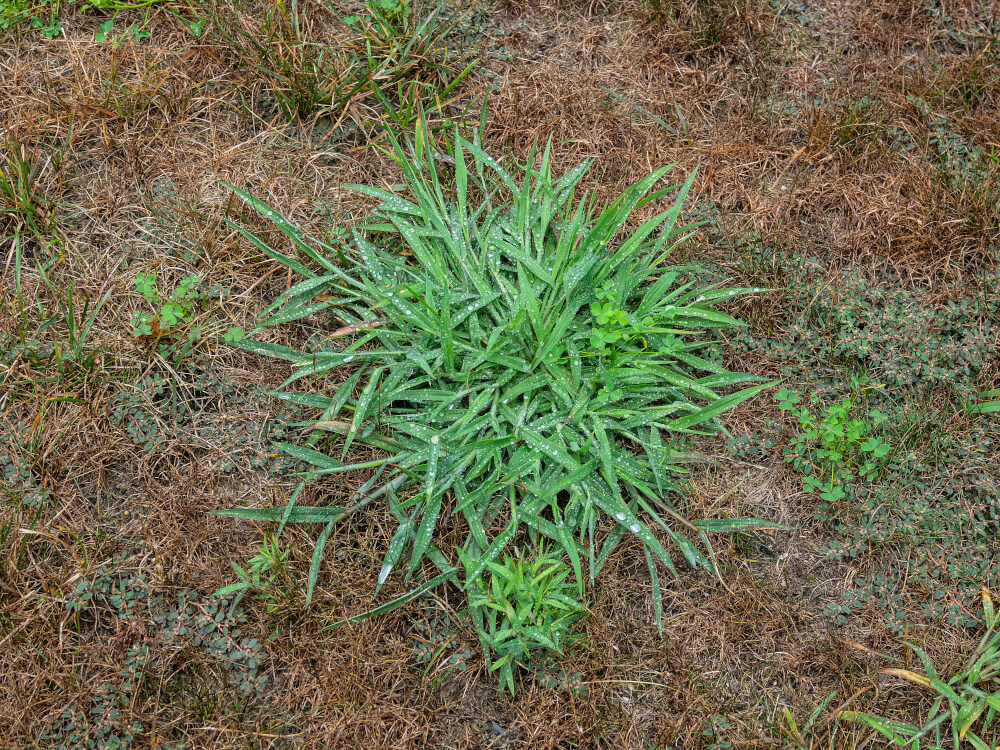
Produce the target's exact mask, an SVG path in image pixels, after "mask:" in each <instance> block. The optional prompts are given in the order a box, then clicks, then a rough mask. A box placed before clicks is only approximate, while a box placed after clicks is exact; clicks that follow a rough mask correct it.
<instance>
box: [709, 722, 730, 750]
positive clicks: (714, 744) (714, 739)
mask: <svg viewBox="0 0 1000 750" xmlns="http://www.w3.org/2000/svg"><path fill="white" fill-rule="evenodd" d="M732 730H733V722H732V721H731V720H730V719H729V718H727V717H725V716H719V715H715V714H713V715H712V716H709V717H708V718H706V719H704V720H702V722H701V736H702V738H703V739H704V741H705V743H706V744H705V745H703V747H705V749H706V750H732V747H733V740H732V739H731V738H730V736H729V733H730V732H731V731H732Z"/></svg>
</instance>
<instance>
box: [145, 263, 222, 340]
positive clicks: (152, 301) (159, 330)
mask: <svg viewBox="0 0 1000 750" xmlns="http://www.w3.org/2000/svg"><path fill="white" fill-rule="evenodd" d="M134 283H135V288H136V290H137V291H138V292H139V294H141V295H142V297H143V299H144V300H146V302H147V303H148V304H149V305H150V307H152V308H153V312H141V311H137V312H135V313H133V315H132V335H133V336H136V337H139V336H160V335H163V334H166V333H170V332H172V331H174V330H176V329H177V328H179V327H181V326H182V325H184V324H185V323H187V322H189V321H190V320H191V318H192V317H193V316H194V313H195V311H196V308H197V307H198V306H199V304H200V303H202V302H204V300H205V298H206V297H207V296H208V294H207V293H206V292H204V291H203V290H202V287H203V284H202V280H201V277H200V276H196V275H194V274H190V275H188V276H185V277H184V278H182V279H181V280H180V281H179V282H178V283H177V286H176V287H175V288H174V291H173V292H172V293H171V294H170V295H169V296H167V297H164V296H163V295H161V294H160V292H159V290H158V289H157V285H156V274H155V273H140V274H136V277H135V281H134Z"/></svg>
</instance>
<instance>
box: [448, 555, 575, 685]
mask: <svg viewBox="0 0 1000 750" xmlns="http://www.w3.org/2000/svg"><path fill="white" fill-rule="evenodd" d="M467 564H472V562H471V561H469V562H467ZM486 567H487V569H488V570H489V572H490V583H489V586H488V587H480V588H477V590H476V591H475V592H474V593H472V594H471V595H470V597H469V606H470V608H471V610H472V614H473V617H474V618H475V619H476V625H477V628H478V630H479V632H480V635H481V638H482V640H483V644H484V646H485V648H486V650H487V664H488V665H489V669H490V671H491V672H498V673H499V676H500V689H501V690H505V689H506V690H508V691H509V692H510V693H511V694H512V695H513V694H514V670H515V669H516V668H517V667H522V668H528V667H530V666H531V665H532V664H534V663H536V662H537V660H538V655H539V653H542V654H551V655H558V656H562V655H563V654H564V652H565V649H566V647H567V646H568V645H570V644H571V643H572V642H573V641H574V640H577V639H578V638H579V636H576V637H574V636H573V635H572V634H571V632H570V631H571V629H572V627H573V625H574V624H575V623H576V622H577V621H578V620H580V618H582V617H583V616H584V615H585V614H586V612H587V608H586V607H585V606H584V605H583V603H582V602H581V601H580V600H579V594H580V587H579V584H577V583H574V582H573V581H570V580H568V579H569V576H570V574H571V573H572V569H571V568H570V566H569V565H568V564H567V563H566V562H565V561H564V560H563V559H562V556H561V555H560V554H552V553H548V554H542V555H540V556H538V557H535V558H530V559H527V560H525V559H514V558H511V557H508V558H505V559H504V561H503V563H502V564H498V563H494V562H489V563H487V564H486Z"/></svg>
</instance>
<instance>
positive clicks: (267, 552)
mask: <svg viewBox="0 0 1000 750" xmlns="http://www.w3.org/2000/svg"><path fill="white" fill-rule="evenodd" d="M290 555H291V550H290V549H289V548H287V547H285V546H283V545H282V544H281V541H280V540H279V538H278V536H277V535H276V534H268V535H266V536H265V537H264V541H263V542H261V543H260V544H259V545H258V547H257V553H256V554H255V555H254V556H253V557H251V558H250V560H248V561H247V566H246V568H244V567H243V566H241V565H240V564H239V563H237V562H235V561H234V562H233V570H234V571H235V572H236V577H237V578H238V579H239V580H238V581H237V582H236V583H232V584H230V585H228V586H223V587H222V588H221V589H219V590H218V591H216V592H215V596H230V595H232V594H235V595H236V596H235V599H234V601H235V602H239V601H240V600H241V599H242V598H243V597H244V596H245V595H246V594H248V593H252V594H254V595H255V596H256V597H258V598H259V599H260V600H261V601H263V602H264V603H265V604H266V605H267V609H268V611H269V612H273V611H274V610H276V609H277V608H278V607H279V606H280V605H281V602H283V601H287V600H288V599H289V598H290V597H291V595H292V593H293V592H292V591H291V590H290V589H289V587H288V586H287V585H286V581H288V580H289V576H288V561H289V557H290Z"/></svg>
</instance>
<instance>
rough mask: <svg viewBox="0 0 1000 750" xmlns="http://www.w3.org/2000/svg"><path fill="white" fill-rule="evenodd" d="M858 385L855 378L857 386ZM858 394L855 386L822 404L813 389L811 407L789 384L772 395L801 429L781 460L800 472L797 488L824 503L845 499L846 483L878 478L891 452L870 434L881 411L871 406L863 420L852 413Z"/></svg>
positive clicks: (887, 446)
mask: <svg viewBox="0 0 1000 750" xmlns="http://www.w3.org/2000/svg"><path fill="white" fill-rule="evenodd" d="M863 383H864V381H861V380H858V381H856V385H857V386H859V387H860V386H862V385H863ZM858 395H859V391H858V389H855V393H854V394H853V395H849V396H845V397H844V398H842V399H841V400H839V401H837V402H835V403H833V404H831V405H829V406H826V407H823V406H821V405H820V403H819V401H820V399H819V396H818V395H817V394H815V393H814V394H812V396H811V397H810V399H809V402H810V405H811V407H812V408H810V406H809V405H803V404H802V396H801V395H800V394H799V393H796V392H795V391H790V390H789V389H788V388H781V389H780V390H779V391H778V392H777V393H776V394H775V396H774V397H775V399H776V400H777V401H778V403H779V408H780V409H781V410H782V411H784V412H788V413H789V414H791V415H792V416H794V417H796V418H797V419H798V421H799V428H800V432H799V434H798V435H796V436H794V437H793V438H792V441H791V444H790V445H789V447H788V450H787V451H786V452H785V460H786V461H788V463H790V464H791V465H792V466H793V467H794V468H795V469H796V471H798V472H800V473H801V474H802V475H803V479H802V489H803V490H804V491H806V492H816V493H819V495H820V497H822V498H823V500H825V501H826V502H828V503H836V502H838V501H839V500H843V499H844V498H845V497H847V493H846V492H845V491H844V485H845V484H848V483H850V482H854V481H857V480H869V479H872V478H874V477H875V476H877V475H878V473H879V472H880V470H881V469H882V467H883V466H884V465H885V458H886V456H887V455H888V454H889V452H890V451H891V450H892V446H891V445H889V444H887V443H885V442H883V440H882V438H880V437H878V436H877V435H874V434H873V432H874V430H875V428H876V427H878V426H879V425H880V424H882V423H883V422H884V421H885V420H886V416H885V415H884V414H883V413H882V412H880V411H879V410H878V409H872V410H871V411H869V412H868V414H867V416H866V418H864V419H859V418H857V417H853V416H852V411H853V408H854V405H855V403H856V401H857V399H858ZM814 409H815V411H814Z"/></svg>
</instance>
